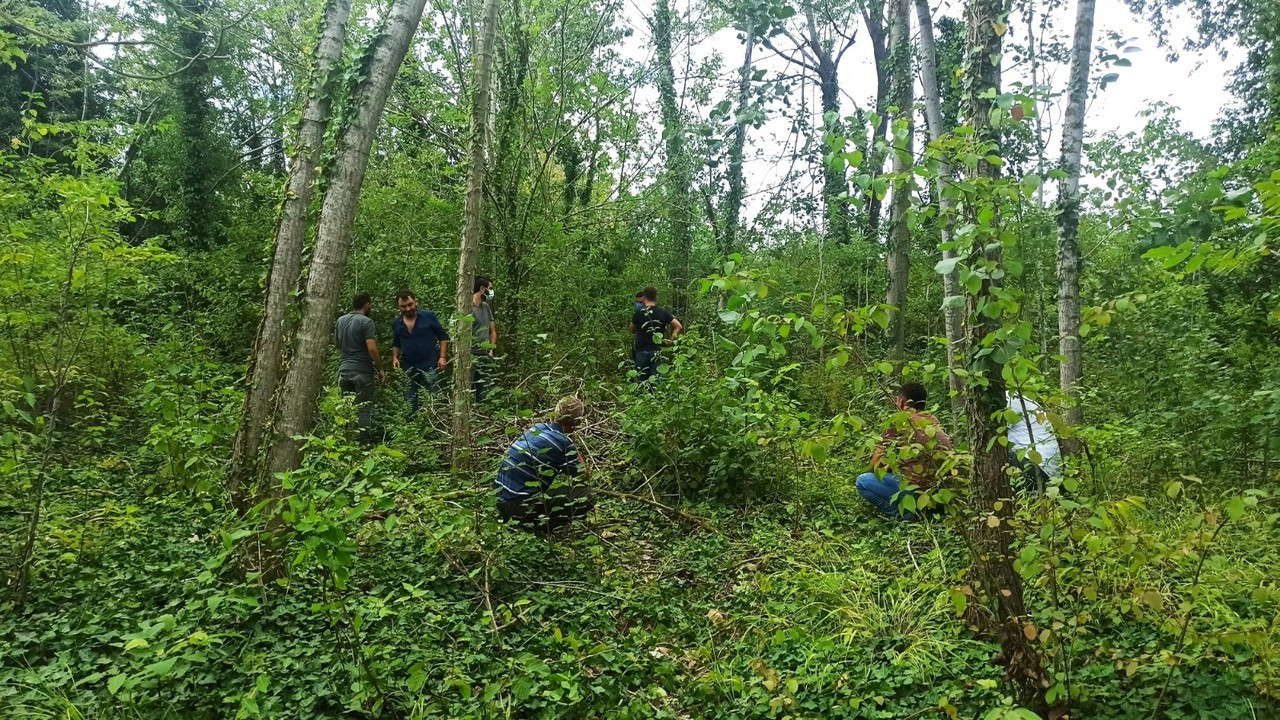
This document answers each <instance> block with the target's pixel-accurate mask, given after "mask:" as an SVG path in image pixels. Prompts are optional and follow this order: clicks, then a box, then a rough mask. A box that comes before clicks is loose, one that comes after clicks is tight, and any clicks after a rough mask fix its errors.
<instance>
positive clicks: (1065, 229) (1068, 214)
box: [1058, 0, 1095, 455]
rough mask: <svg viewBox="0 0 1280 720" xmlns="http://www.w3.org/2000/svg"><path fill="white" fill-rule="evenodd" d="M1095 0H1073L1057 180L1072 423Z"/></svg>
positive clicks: (1065, 380)
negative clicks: (1073, 30) (1082, 157)
mask: <svg viewBox="0 0 1280 720" xmlns="http://www.w3.org/2000/svg"><path fill="white" fill-rule="evenodd" d="M1094 4H1095V0H1078V4H1077V5H1076V35H1075V40H1074V41H1073V42H1072V45H1071V80H1070V85H1068V87H1067V114H1066V117H1065V118H1064V119H1063V127H1062V169H1063V170H1064V171H1065V172H1066V174H1067V176H1066V177H1065V178H1063V179H1062V185H1061V190H1060V192H1059V195H1058V352H1059V353H1061V355H1062V357H1063V361H1062V365H1061V366H1060V368H1059V370H1058V373H1059V374H1058V379H1059V382H1060V383H1061V385H1062V391H1063V392H1064V393H1066V394H1067V395H1068V396H1070V397H1071V399H1072V401H1073V402H1072V404H1071V407H1069V408H1067V412H1066V417H1065V419H1066V421H1067V424H1068V425H1070V426H1072V427H1079V426H1080V425H1081V424H1083V423H1084V408H1083V407H1081V405H1080V383H1081V380H1082V378H1083V377H1084V358H1083V352H1082V349H1081V347H1080V154H1081V151H1082V149H1083V146H1084V114H1085V103H1086V100H1088V95H1089V53H1090V51H1091V50H1092V47H1093V13H1094ZM1062 451H1063V452H1064V453H1066V454H1068V455H1075V454H1078V453H1079V452H1080V442H1079V440H1077V439H1076V438H1074V437H1064V438H1063V439H1062Z"/></svg>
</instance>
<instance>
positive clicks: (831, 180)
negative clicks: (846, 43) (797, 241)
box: [804, 2, 849, 244]
mask: <svg viewBox="0 0 1280 720" xmlns="http://www.w3.org/2000/svg"><path fill="white" fill-rule="evenodd" d="M804 16H805V26H806V28H807V30H808V32H809V37H808V40H809V46H810V48H811V49H812V51H813V55H814V59H815V60H816V62H817V74H818V89H819V92H820V96H821V98H822V119H823V129H824V130H825V132H828V133H835V134H841V133H843V132H844V123H843V122H841V120H840V67H839V64H838V63H837V61H836V57H835V56H834V55H833V54H832V53H831V51H830V49H829V48H828V47H827V45H826V44H825V43H823V41H822V36H821V35H819V34H818V21H817V18H816V17H815V16H814V11H813V5H812V3H809V2H806V3H805V4H804ZM824 152H825V148H824ZM848 193H849V185H848V182H847V180H846V178H845V172H844V167H843V166H837V165H835V164H833V163H831V162H827V161H826V159H825V158H824V161H823V163H822V200H823V205H824V207H825V208H826V211H827V237H828V239H830V240H832V241H833V242H836V243H841V244H843V243H847V242H849V205H848Z"/></svg>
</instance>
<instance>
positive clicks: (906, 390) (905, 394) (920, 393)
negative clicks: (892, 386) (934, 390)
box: [898, 382, 929, 410]
mask: <svg viewBox="0 0 1280 720" xmlns="http://www.w3.org/2000/svg"><path fill="white" fill-rule="evenodd" d="M898 397H900V398H902V399H903V400H906V401H907V407H912V408H915V409H916V410H923V409H925V407H927V406H928V402H929V391H928V390H925V389H924V386H923V385H921V384H920V383H917V382H909V383H902V386H901V387H899V388H898Z"/></svg>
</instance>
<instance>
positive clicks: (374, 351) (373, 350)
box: [364, 338, 387, 380]
mask: <svg viewBox="0 0 1280 720" xmlns="http://www.w3.org/2000/svg"><path fill="white" fill-rule="evenodd" d="M364 346H365V348H366V349H368V351H369V357H370V358H371V359H372V360H373V366H374V367H375V368H377V369H378V377H379V378H380V379H382V380H386V379H387V371H386V370H383V369H382V353H379V352H378V341H377V340H374V339H373V338H369V339H368V340H365V341H364Z"/></svg>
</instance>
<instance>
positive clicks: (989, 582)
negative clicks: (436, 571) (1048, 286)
mask: <svg viewBox="0 0 1280 720" xmlns="http://www.w3.org/2000/svg"><path fill="white" fill-rule="evenodd" d="M1010 2H1011V0H969V4H968V7H967V8H966V18H965V21H966V24H967V26H968V41H967V43H966V47H967V49H968V54H967V56H966V59H965V75H966V80H967V83H968V88H967V91H968V92H967V98H966V99H967V103H966V104H967V106H968V109H969V122H970V123H971V125H972V127H973V130H974V142H976V143H978V144H979V146H980V147H981V146H988V144H990V143H998V142H999V134H998V133H997V132H996V130H995V128H993V127H992V126H991V121H990V114H991V110H992V108H993V107H994V106H995V105H994V100H995V98H994V97H992V96H991V95H990V94H988V91H991V90H994V91H995V93H996V94H998V93H999V92H1000V66H999V64H998V63H992V61H991V58H993V57H999V54H1000V52H1001V46H1002V36H1003V34H1004V30H1005V28H1006V25H1005V23H1007V22H1008V13H1009V6H1010ZM997 152H998V150H997ZM976 174H977V176H978V177H977V180H978V181H979V182H978V183H977V184H978V185H980V186H981V185H983V184H984V183H983V181H984V180H985V181H986V183H985V184H988V185H990V183H993V182H994V181H995V180H996V179H998V177H999V174H1000V170H999V167H997V166H996V165H993V164H991V163H987V162H983V161H981V160H980V161H979V162H978V164H977V171H976ZM987 202H992V203H995V202H997V200H996V199H995V193H994V192H991V193H990V194H989V195H988V198H987ZM973 220H974V222H975V223H976V224H977V225H978V226H979V232H978V233H977V239H976V241H975V247H974V248H973V250H972V252H971V253H970V255H969V257H970V259H971V262H972V263H973V264H974V265H975V266H978V265H981V266H982V267H985V268H986V269H987V271H988V272H987V278H988V279H984V280H983V281H982V286H981V288H980V289H979V291H978V292H977V293H975V294H972V295H969V296H968V302H967V310H968V314H969V341H968V347H969V348H970V349H971V354H970V356H969V373H970V375H971V376H981V377H982V378H983V380H984V382H981V383H979V382H970V383H967V385H966V392H965V403H966V411H967V415H968V430H969V433H968V434H969V448H970V451H971V452H972V453H973V464H974V467H973V482H972V485H971V490H972V494H971V502H972V508H971V509H972V511H973V515H972V517H971V518H970V521H969V522H968V523H967V524H966V525H965V530H966V535H967V536H968V542H969V546H970V548H971V551H972V553H973V566H974V570H975V573H976V575H977V577H978V581H979V584H980V585H981V590H982V594H983V596H984V599H985V601H986V602H987V603H988V605H989V607H990V608H991V609H992V610H993V611H994V619H995V623H996V630H997V636H998V640H999V642H1000V646H1001V656H1002V657H1001V659H1002V662H1003V664H1004V666H1005V668H1006V671H1007V674H1008V677H1009V679H1010V680H1012V681H1013V683H1014V684H1015V686H1016V688H1017V695H1018V701H1019V702H1020V703H1021V704H1022V705H1024V706H1025V707H1027V708H1029V709H1031V710H1033V711H1035V712H1037V713H1039V714H1040V716H1041V717H1043V716H1045V714H1046V712H1047V705H1046V703H1045V698H1044V691H1045V689H1046V688H1047V687H1048V680H1047V676H1046V674H1045V672H1044V669H1043V667H1042V666H1041V664H1040V657H1039V654H1038V653H1037V652H1036V648H1035V646H1033V645H1032V644H1031V640H1030V639H1029V638H1028V637H1027V636H1026V635H1025V634H1024V632H1025V628H1026V627H1027V625H1028V618H1027V614H1026V608H1025V605H1024V602H1023V587H1022V577H1021V576H1020V575H1019V574H1018V573H1017V571H1016V570H1015V569H1014V566H1013V544H1014V539H1015V538H1014V532H1015V531H1014V527H1013V525H1012V524H1011V520H1012V518H1013V515H1014V508H1015V498H1014V495H1013V491H1012V489H1011V487H1010V484H1009V476H1008V475H1007V474H1006V473H1005V466H1006V464H1007V463H1008V450H1007V448H1006V447H1005V446H1004V445H1002V444H1001V443H1000V442H999V441H998V440H999V436H1000V435H1001V434H1003V431H1004V428H1003V422H1002V421H1001V420H999V419H998V418H999V417H1001V416H1000V413H1002V412H1003V410H1004V407H1005V384H1004V379H1003V377H1002V372H1001V371H1002V365H1001V363H1000V362H999V361H998V360H997V359H996V355H995V353H988V354H986V355H981V354H980V353H979V351H978V349H979V348H982V342H983V340H984V339H986V338H987V337H988V336H990V335H992V334H994V333H996V332H998V331H999V329H1000V326H1001V318H1002V314H999V313H997V314H996V315H997V316H996V317H994V318H993V317H991V314H990V313H988V312H985V310H987V309H988V308H989V307H990V305H991V304H995V303H999V302H1000V301H999V297H998V295H997V293H998V292H999V290H1000V285H1001V281H1000V280H999V279H992V276H996V277H997V278H998V276H999V273H998V272H995V271H998V270H1000V269H1001V264H1002V257H1001V252H1000V243H999V241H998V237H999V223H1000V219H999V218H998V217H996V218H994V219H992V220H990V226H989V227H988V228H986V229H983V228H982V227H981V226H982V225H983V223H982V222H981V221H979V220H978V218H977V216H976V214H975V216H974V218H973Z"/></svg>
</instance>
